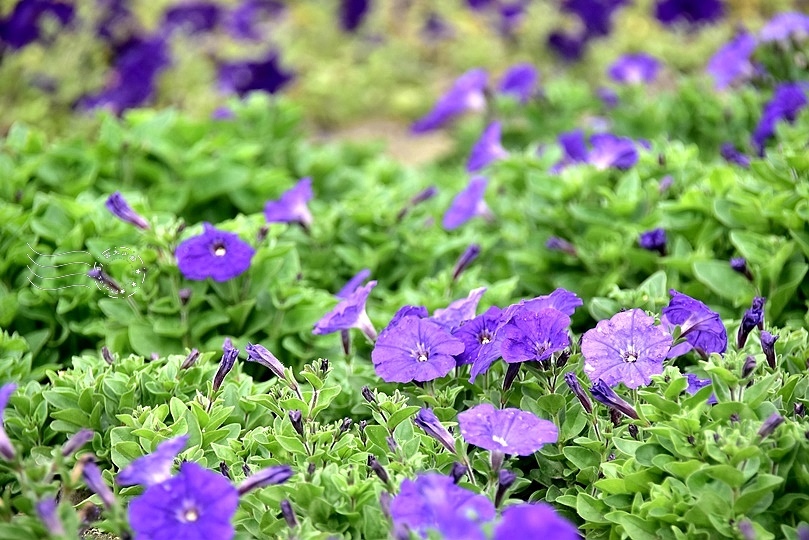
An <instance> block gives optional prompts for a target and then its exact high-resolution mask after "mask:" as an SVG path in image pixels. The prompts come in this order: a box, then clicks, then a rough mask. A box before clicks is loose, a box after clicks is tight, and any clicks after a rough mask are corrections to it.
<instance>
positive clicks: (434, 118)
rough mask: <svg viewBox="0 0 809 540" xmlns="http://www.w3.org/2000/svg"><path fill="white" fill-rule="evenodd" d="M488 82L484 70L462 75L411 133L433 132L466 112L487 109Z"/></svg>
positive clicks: (417, 122)
mask: <svg viewBox="0 0 809 540" xmlns="http://www.w3.org/2000/svg"><path fill="white" fill-rule="evenodd" d="M487 80H488V75H487V74H486V71H485V70H483V69H472V70H469V71H467V72H466V73H464V74H463V75H461V76H460V77H459V78H458V79H457V80H456V81H455V82H454V83H453V85H452V87H451V88H450V89H449V90H448V91H447V93H446V94H444V95H443V96H442V97H441V99H439V100H438V102H437V103H436V104H435V106H434V107H433V108H432V110H431V111H430V112H429V113H427V115H425V116H424V117H422V118H420V119H419V120H417V121H416V122H415V123H414V124H413V126H412V128H411V131H412V132H413V133H425V132H427V131H432V130H435V129H438V128H440V127H442V126H443V125H444V124H445V123H447V122H449V121H450V120H452V119H454V118H455V117H457V116H460V115H462V114H464V113H466V112H469V111H482V110H483V109H485V108H486V94H485V90H486V83H487Z"/></svg>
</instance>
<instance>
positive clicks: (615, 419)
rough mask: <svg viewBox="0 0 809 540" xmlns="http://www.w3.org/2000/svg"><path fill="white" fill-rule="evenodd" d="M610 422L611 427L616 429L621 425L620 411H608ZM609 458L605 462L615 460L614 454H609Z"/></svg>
mask: <svg viewBox="0 0 809 540" xmlns="http://www.w3.org/2000/svg"><path fill="white" fill-rule="evenodd" d="M610 422H612V425H613V427H618V426H620V425H621V411H619V410H618V409H610ZM610 456H612V457H611V458H607V461H612V460H613V459H615V454H610Z"/></svg>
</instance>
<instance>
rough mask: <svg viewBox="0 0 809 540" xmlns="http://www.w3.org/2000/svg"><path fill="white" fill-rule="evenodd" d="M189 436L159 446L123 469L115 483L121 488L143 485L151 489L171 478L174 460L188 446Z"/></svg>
mask: <svg viewBox="0 0 809 540" xmlns="http://www.w3.org/2000/svg"><path fill="white" fill-rule="evenodd" d="M188 439H189V436H188V435H180V436H179V437H174V438H173V439H168V440H165V441H163V442H161V443H160V444H158V445H157V448H155V450H154V451H153V452H152V453H151V454H147V455H145V456H142V457H139V458H137V459H135V460H134V461H133V462H131V463H130V464H129V465H127V466H126V467H124V468H123V469H121V472H119V473H118V476H116V477H115V482H116V483H117V484H118V485H119V486H134V485H138V484H140V485H142V486H145V487H149V486H152V485H155V484H159V483H161V482H165V481H166V480H168V479H169V478H171V467H172V465H173V464H174V459H175V458H176V457H177V455H178V454H179V453H180V452H182V451H183V448H185V445H186V444H188Z"/></svg>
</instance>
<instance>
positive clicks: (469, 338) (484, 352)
mask: <svg viewBox="0 0 809 540" xmlns="http://www.w3.org/2000/svg"><path fill="white" fill-rule="evenodd" d="M502 313H503V312H502V310H501V309H500V308H499V307H497V306H492V307H490V308H489V309H487V310H486V311H485V312H484V313H482V314H481V315H478V316H477V317H475V318H474V319H472V320H470V321H466V322H465V323H464V324H462V325H461V326H460V327H458V328H456V329H455V330H454V331H453V332H452V335H453V336H455V337H457V338H458V339H460V340H461V341H463V343H464V351H463V354H460V355H458V357H457V358H456V360H457V362H458V365H459V366H460V365H464V364H472V372H471V374H470V378H469V381H470V382H474V381H475V378H476V377H477V376H478V375H480V374H481V373H485V372H487V371H488V370H489V367H490V366H491V365H492V363H493V362H494V361H495V360H497V359H498V358H500V355H501V352H500V347H501V345H502V343H503V335H502V334H501V333H499V332H498V328H499V325H500V317H501V315H502Z"/></svg>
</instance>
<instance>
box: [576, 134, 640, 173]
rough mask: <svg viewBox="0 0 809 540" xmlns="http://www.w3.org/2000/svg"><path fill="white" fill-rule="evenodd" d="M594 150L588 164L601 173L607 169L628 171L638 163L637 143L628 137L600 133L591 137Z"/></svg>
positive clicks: (589, 154)
mask: <svg viewBox="0 0 809 540" xmlns="http://www.w3.org/2000/svg"><path fill="white" fill-rule="evenodd" d="M590 146H591V147H592V149H591V150H590V152H589V153H588V154H587V162H588V163H590V164H591V165H593V166H594V167H595V168H596V169H598V170H599V171H604V170H607V169H612V168H615V169H619V170H626V169H630V168H632V166H634V165H635V163H637V162H638V150H637V148H635V143H634V142H633V141H632V139H629V138H627V137H619V136H617V135H613V134H611V133H598V134H596V135H593V136H591V137H590Z"/></svg>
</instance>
